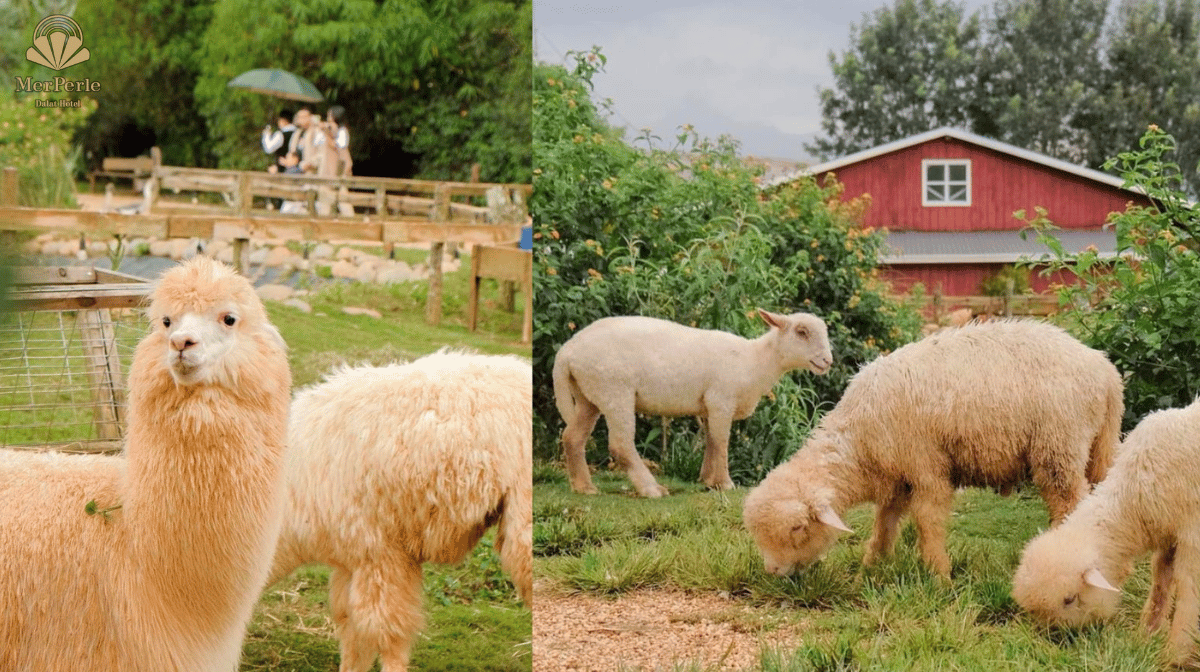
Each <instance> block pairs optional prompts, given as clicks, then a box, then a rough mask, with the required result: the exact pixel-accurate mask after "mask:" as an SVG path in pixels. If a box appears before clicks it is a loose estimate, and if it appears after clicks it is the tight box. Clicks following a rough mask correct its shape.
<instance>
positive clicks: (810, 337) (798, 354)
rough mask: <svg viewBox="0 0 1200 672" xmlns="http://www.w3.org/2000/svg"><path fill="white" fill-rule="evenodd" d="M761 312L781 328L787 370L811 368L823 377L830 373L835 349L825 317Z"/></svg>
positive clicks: (774, 326) (781, 352)
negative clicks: (830, 345) (832, 347)
mask: <svg viewBox="0 0 1200 672" xmlns="http://www.w3.org/2000/svg"><path fill="white" fill-rule="evenodd" d="M758 314H759V315H760V316H761V317H762V319H763V321H764V322H766V323H767V324H768V325H769V326H770V327H771V328H772V329H777V330H778V331H779V336H778V338H779V345H778V348H779V355H780V357H779V361H780V365H781V366H782V367H783V369H784V370H786V371H790V370H792V369H808V370H809V371H812V372H813V373H815V374H817V375H819V376H820V375H824V374H826V373H829V368H830V367H831V366H833V351H832V350H831V349H830V347H829V330H828V328H827V327H826V326H825V321H824V320H822V319H821V318H819V317H817V316H816V315H810V314H808V313H792V314H791V315H777V314H775V313H770V312H767V311H765V310H761V309H760V310H759V311H758Z"/></svg>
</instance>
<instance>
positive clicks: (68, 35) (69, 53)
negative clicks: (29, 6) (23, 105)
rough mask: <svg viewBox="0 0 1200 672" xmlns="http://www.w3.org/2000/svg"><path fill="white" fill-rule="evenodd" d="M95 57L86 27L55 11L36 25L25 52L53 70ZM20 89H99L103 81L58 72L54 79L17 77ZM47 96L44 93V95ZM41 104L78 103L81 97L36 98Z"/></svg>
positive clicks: (63, 105) (31, 58)
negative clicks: (87, 41)
mask: <svg viewBox="0 0 1200 672" xmlns="http://www.w3.org/2000/svg"><path fill="white" fill-rule="evenodd" d="M91 57H92V53H91V52H90V51H88V50H87V48H86V47H84V46H83V29H82V28H80V27H79V24H78V23H75V20H74V19H72V18H71V17H69V16H63V15H62V14H53V15H51V16H47V17H46V18H44V19H42V21H41V23H39V24H38V25H37V28H34V29H33V46H32V47H30V48H29V49H28V50H27V51H26V52H25V58H26V60H29V61H31V62H33V63H37V64H38V65H44V66H46V67H47V68H50V69H51V70H56V71H58V70H65V69H66V68H69V67H71V66H72V65H79V64H80V63H83V62H84V61H86V60H88V59H89V58H91ZM16 80H17V89H16V92H17V93H31V92H37V93H62V92H63V91H66V92H68V93H71V92H78V93H95V92H97V91H99V90H100V82H94V81H92V80H90V79H82V80H77V79H67V78H66V77H62V76H58V77H55V78H54V79H52V80H40V79H34V78H32V77H17V78H16ZM43 98H44V96H43ZM34 103H35V104H36V105H37V106H38V107H79V106H80V102H79V101H78V100H71V99H61V100H36V101H34Z"/></svg>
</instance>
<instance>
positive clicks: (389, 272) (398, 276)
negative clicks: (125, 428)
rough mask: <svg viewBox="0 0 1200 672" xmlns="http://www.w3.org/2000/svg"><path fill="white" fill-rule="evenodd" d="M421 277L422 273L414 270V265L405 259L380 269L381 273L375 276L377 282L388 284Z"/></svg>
mask: <svg viewBox="0 0 1200 672" xmlns="http://www.w3.org/2000/svg"><path fill="white" fill-rule="evenodd" d="M421 279H422V275H421V274H420V273H417V272H416V271H414V270H413V269H412V267H410V266H409V265H408V264H406V263H404V262H403V261H402V262H400V263H398V264H396V265H395V266H388V267H387V268H383V269H380V271H379V273H378V274H377V275H376V276H375V282H378V283H379V284H388V285H390V284H395V283H398V282H410V281H413V280H421Z"/></svg>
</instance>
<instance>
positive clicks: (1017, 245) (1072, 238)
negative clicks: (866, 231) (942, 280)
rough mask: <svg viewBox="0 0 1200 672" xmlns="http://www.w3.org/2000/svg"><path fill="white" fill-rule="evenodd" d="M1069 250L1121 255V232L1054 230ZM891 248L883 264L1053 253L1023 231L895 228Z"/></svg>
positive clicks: (1008, 259) (1003, 260)
mask: <svg viewBox="0 0 1200 672" xmlns="http://www.w3.org/2000/svg"><path fill="white" fill-rule="evenodd" d="M1054 235H1055V237H1057V238H1058V239H1059V240H1060V241H1062V244H1063V248H1064V249H1065V250H1066V251H1068V252H1082V251H1083V250H1085V249H1086V248H1087V247H1088V246H1089V245H1094V246H1095V247H1096V250H1097V252H1098V253H1099V256H1100V258H1112V257H1115V256H1117V236H1116V234H1115V233H1113V231H1112V230H1111V229H1108V228H1105V229H1102V230H1096V229H1090V230H1086V231H1072V230H1067V229H1060V230H1058V231H1055V232H1054ZM885 237H886V238H887V247H888V249H889V251H888V252H885V253H884V255H883V256H882V257H881V258H880V259H879V262H880V263H882V264H891V265H900V264H969V263H979V264H997V263H998V264H1011V263H1015V262H1017V261H1023V260H1027V259H1042V258H1048V257H1050V256H1051V253H1050V248H1048V247H1046V246H1045V245H1043V244H1041V243H1039V242H1038V241H1037V236H1036V234H1034V233H1033V232H1029V234H1028V235H1027V236H1026V238H1027V239H1026V240H1022V239H1021V234H1020V232H1019V231H970V232H967V231H952V232H942V231H895V232H890V233H887V234H886V236H885Z"/></svg>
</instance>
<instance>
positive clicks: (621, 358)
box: [554, 310, 833, 497]
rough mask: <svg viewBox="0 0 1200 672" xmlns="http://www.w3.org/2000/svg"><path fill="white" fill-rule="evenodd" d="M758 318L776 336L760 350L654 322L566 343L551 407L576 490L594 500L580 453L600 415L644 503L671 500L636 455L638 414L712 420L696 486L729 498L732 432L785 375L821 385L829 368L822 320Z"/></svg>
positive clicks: (609, 320)
mask: <svg viewBox="0 0 1200 672" xmlns="http://www.w3.org/2000/svg"><path fill="white" fill-rule="evenodd" d="M758 314H759V315H760V316H762V319H763V320H764V321H765V322H766V323H767V324H768V325H769V326H770V330H769V331H768V332H767V333H765V334H763V335H762V336H760V337H758V338H756V339H754V340H749V339H745V338H742V337H741V336H737V335H735V334H730V333H726V332H724V331H713V330H708V329H693V328H691V327H685V326H683V325H680V324H675V323H674V322H668V321H666V320H658V319H655V318H651V317H606V318H604V319H601V320H596V321H595V322H593V323H592V324H590V325H588V326H587V327H585V328H584V329H582V330H580V332H579V333H578V334H575V335H574V336H572V337H571V338H570V340H568V341H567V342H566V343H564V344H563V346H562V348H560V349H559V351H558V355H556V356H555V358H554V399H555V402H556V403H557V404H558V411H559V413H560V414H561V415H562V418H563V421H565V422H566V424H567V427H566V429H565V430H564V431H563V446H564V448H565V452H566V457H567V473H568V476H569V477H570V481H571V489H572V490H574V491H575V492H580V493H585V494H596V487H595V486H594V485H592V476H591V474H590V473H589V472H588V467H587V460H586V458H585V457H584V447H585V446H586V444H587V439H588V437H589V436H591V434H592V429H593V428H595V426H596V420H598V419H599V418H600V416H601V415H602V414H603V415H604V417H605V422H607V423H608V449H609V452H610V453H612V456H613V459H614V460H616V462H617V464H618V465H620V466H621V467H622V468H623V469H625V472H626V474H628V475H629V479H630V480H631V481H633V486H634V487H635V488H636V489H637V491H638V494H640V495H641V496H643V497H661V496H663V495H665V494H667V489H666V488H664V487H663V486H661V485H659V484H658V482H657V481H655V480H654V476H652V475H651V474H650V470H649V469H647V468H646V465H645V464H644V463H643V462H642V459H641V457H640V456H639V455H638V452H637V447H636V446H635V445H634V440H633V435H634V418H635V413H643V414H646V415H665V416H681V415H695V416H698V417H700V418H704V419H706V420H707V431H706V432H705V438H706V439H707V445H706V446H705V448H704V461H703V463H702V465H701V467H700V480H701V481H702V482H703V483H704V484H705V485H707V486H709V487H711V488H715V489H718V490H728V489H729V488H732V487H733V481H732V480H730V478H729V455H728V452H729V427H730V425H731V424H732V422H733V421H734V420H741V419H743V418H747V417H750V414H751V413H753V412H754V407H755V406H757V405H758V400H759V399H760V398H761V397H762V396H763V395H764V394H767V393H768V392H770V391H771V388H772V387H774V386H775V383H776V382H778V381H779V378H780V376H782V375H783V374H785V373H787V372H788V371H791V370H792V369H798V368H805V369H808V370H809V371H812V372H813V373H816V374H818V375H820V374H824V373H826V372H828V371H829V367H830V366H831V365H832V364H833V355H832V354H830V351H829V335H828V333H827V332H826V327H825V322H824V321H823V320H821V318H819V317H816V316H814V315H809V314H808V313H793V314H792V315H776V314H775V313H769V312H767V311H765V310H759V311H758Z"/></svg>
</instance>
